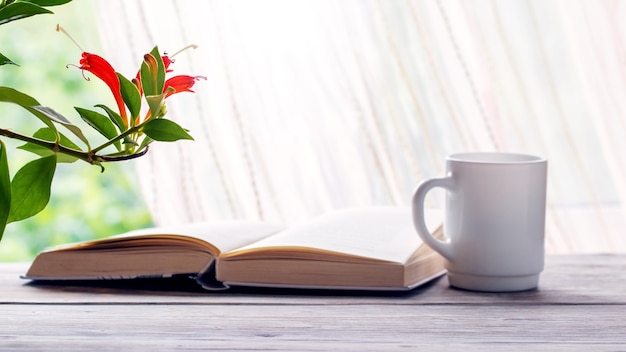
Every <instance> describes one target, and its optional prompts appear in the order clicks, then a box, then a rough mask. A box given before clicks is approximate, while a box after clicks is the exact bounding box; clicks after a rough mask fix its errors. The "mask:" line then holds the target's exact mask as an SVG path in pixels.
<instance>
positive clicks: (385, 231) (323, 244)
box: [236, 207, 441, 263]
mask: <svg viewBox="0 0 626 352" xmlns="http://www.w3.org/2000/svg"><path fill="white" fill-rule="evenodd" d="M436 214H440V213H439V212H437V213H436ZM433 215H434V214H431V216H428V215H427V217H428V218H432V219H433V220H430V221H428V220H427V222H430V224H429V227H430V228H434V227H436V226H438V225H439V223H440V221H441V218H437V216H433ZM434 219H437V220H434ZM437 221H439V223H437ZM421 244H422V240H421V238H420V237H419V236H418V235H417V233H416V232H415V230H414V228H413V223H412V218H411V211H410V209H406V208H392V207H388V208H387V207H380V208H364V209H347V210H340V211H337V212H333V213H329V214H327V215H323V216H321V217H319V218H316V219H313V220H312V221H311V222H307V223H305V224H302V225H296V226H293V227H291V228H288V229H286V230H284V231H282V232H280V233H278V234H276V235H274V236H271V237H268V238H265V239H263V240H260V241H258V242H255V243H253V244H250V245H248V246H245V247H242V248H239V249H238V250H237V251H236V252H239V251H247V250H250V249H258V248H271V247H274V248H275V247H308V248H314V249H320V250H326V251H333V252H340V253H345V254H349V255H354V256H360V257H368V258H374V259H379V260H385V261H392V262H398V263H404V262H405V261H406V260H407V259H408V258H409V257H411V255H412V254H413V253H414V252H415V250H416V249H417V248H418V247H419V246H420V245H421Z"/></svg>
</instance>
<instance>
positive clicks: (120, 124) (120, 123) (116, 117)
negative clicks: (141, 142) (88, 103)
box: [95, 104, 126, 132]
mask: <svg viewBox="0 0 626 352" xmlns="http://www.w3.org/2000/svg"><path fill="white" fill-rule="evenodd" d="M95 107H97V108H100V109H102V110H104V111H105V112H106V113H107V115H109V119H111V121H113V123H114V124H115V126H117V128H118V129H119V131H120V132H122V131H125V130H126V127H125V126H124V120H122V117H121V116H120V114H118V113H117V112H116V111H115V110H113V109H111V108H109V107H108V106H106V105H104V104H98V105H95Z"/></svg>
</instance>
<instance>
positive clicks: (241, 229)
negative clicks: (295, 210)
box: [116, 220, 284, 253]
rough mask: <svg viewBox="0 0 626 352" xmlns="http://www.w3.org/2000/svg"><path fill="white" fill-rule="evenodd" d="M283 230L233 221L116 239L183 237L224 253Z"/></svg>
mask: <svg viewBox="0 0 626 352" xmlns="http://www.w3.org/2000/svg"><path fill="white" fill-rule="evenodd" d="M283 229H284V226H281V225H274V224H266V223H262V222H255V221H237V220H234V221H223V222H206V223H194V224H185V225H177V226H167V227H165V226H163V227H154V228H147V229H141V230H135V231H130V232H127V233H124V234H122V235H119V236H116V238H121V237H134V236H143V235H155V234H156V235H184V236H190V237H195V238H199V239H201V240H203V241H206V242H208V243H210V244H212V245H213V246H215V247H216V248H217V249H218V250H219V251H220V252H222V253H224V252H228V251H230V250H233V249H235V248H239V247H241V246H245V245H247V244H250V243H252V242H255V241H258V240H260V239H263V238H266V237H268V236H270V235H273V234H275V233H277V232H279V231H281V230H283Z"/></svg>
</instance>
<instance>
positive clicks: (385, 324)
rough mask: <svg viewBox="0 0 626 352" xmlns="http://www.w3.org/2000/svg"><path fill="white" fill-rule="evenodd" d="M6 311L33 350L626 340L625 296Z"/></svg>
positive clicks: (535, 345)
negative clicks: (506, 302)
mask: <svg viewBox="0 0 626 352" xmlns="http://www.w3.org/2000/svg"><path fill="white" fill-rule="evenodd" d="M2 312H3V319H2V320H1V321H0V326H2V332H1V333H0V346H2V347H3V348H7V349H24V350H40V349H42V350H45V349H46V348H49V349H55V350H68V351H69V350H86V349H88V348H91V347H93V348H94V349H95V350H98V351H106V350H119V349H122V350H151V351H161V350H174V349H176V350H192V349H205V350H220V349H228V350H234V349H238V348H242V349H252V348H254V349H263V350H305V351H320V350H340V351H342V350H389V349H400V348H416V347H428V349H429V350H450V349H453V350H454V346H463V350H468V349H469V350H472V349H474V350H481V349H482V350H484V349H497V350H507V349H509V348H507V346H508V347H510V349H513V348H516V349H517V350H533V349H543V350H546V349H548V350H564V349H567V348H577V349H580V348H581V347H583V348H590V346H593V348H592V349H593V350H594V351H595V350H604V349H623V347H624V346H626V334H624V332H625V331H626V321H625V320H624V316H625V314H626V306H604V305H597V306H576V305H572V306H546V305H542V306H530V307H529V306H526V305H518V306H485V305H478V306H467V305H434V306H432V305H426V306H419V305H416V306H397V305H371V304H360V305H347V306H346V305H329V306H308V305H291V306H287V305H255V306H252V307H251V306H246V305H211V306H208V305H178V306H168V305H166V306H161V305H153V306H150V305H144V304H140V305H130V306H126V305H64V306H60V305H22V306H19V305H5V306H3V307H2ZM585 346H586V347H585Z"/></svg>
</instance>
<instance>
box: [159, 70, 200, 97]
mask: <svg viewBox="0 0 626 352" xmlns="http://www.w3.org/2000/svg"><path fill="white" fill-rule="evenodd" d="M200 79H206V77H204V76H187V75H180V76H174V77H172V78H169V79H168V80H167V81H165V85H164V87H163V92H164V93H166V94H165V97H166V98H167V97H169V96H170V95H172V94H176V93H181V92H191V93H193V90H191V88H192V87H193V85H194V84H195V83H196V81H198V80H200ZM170 88H172V89H173V90H172V89H170Z"/></svg>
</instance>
